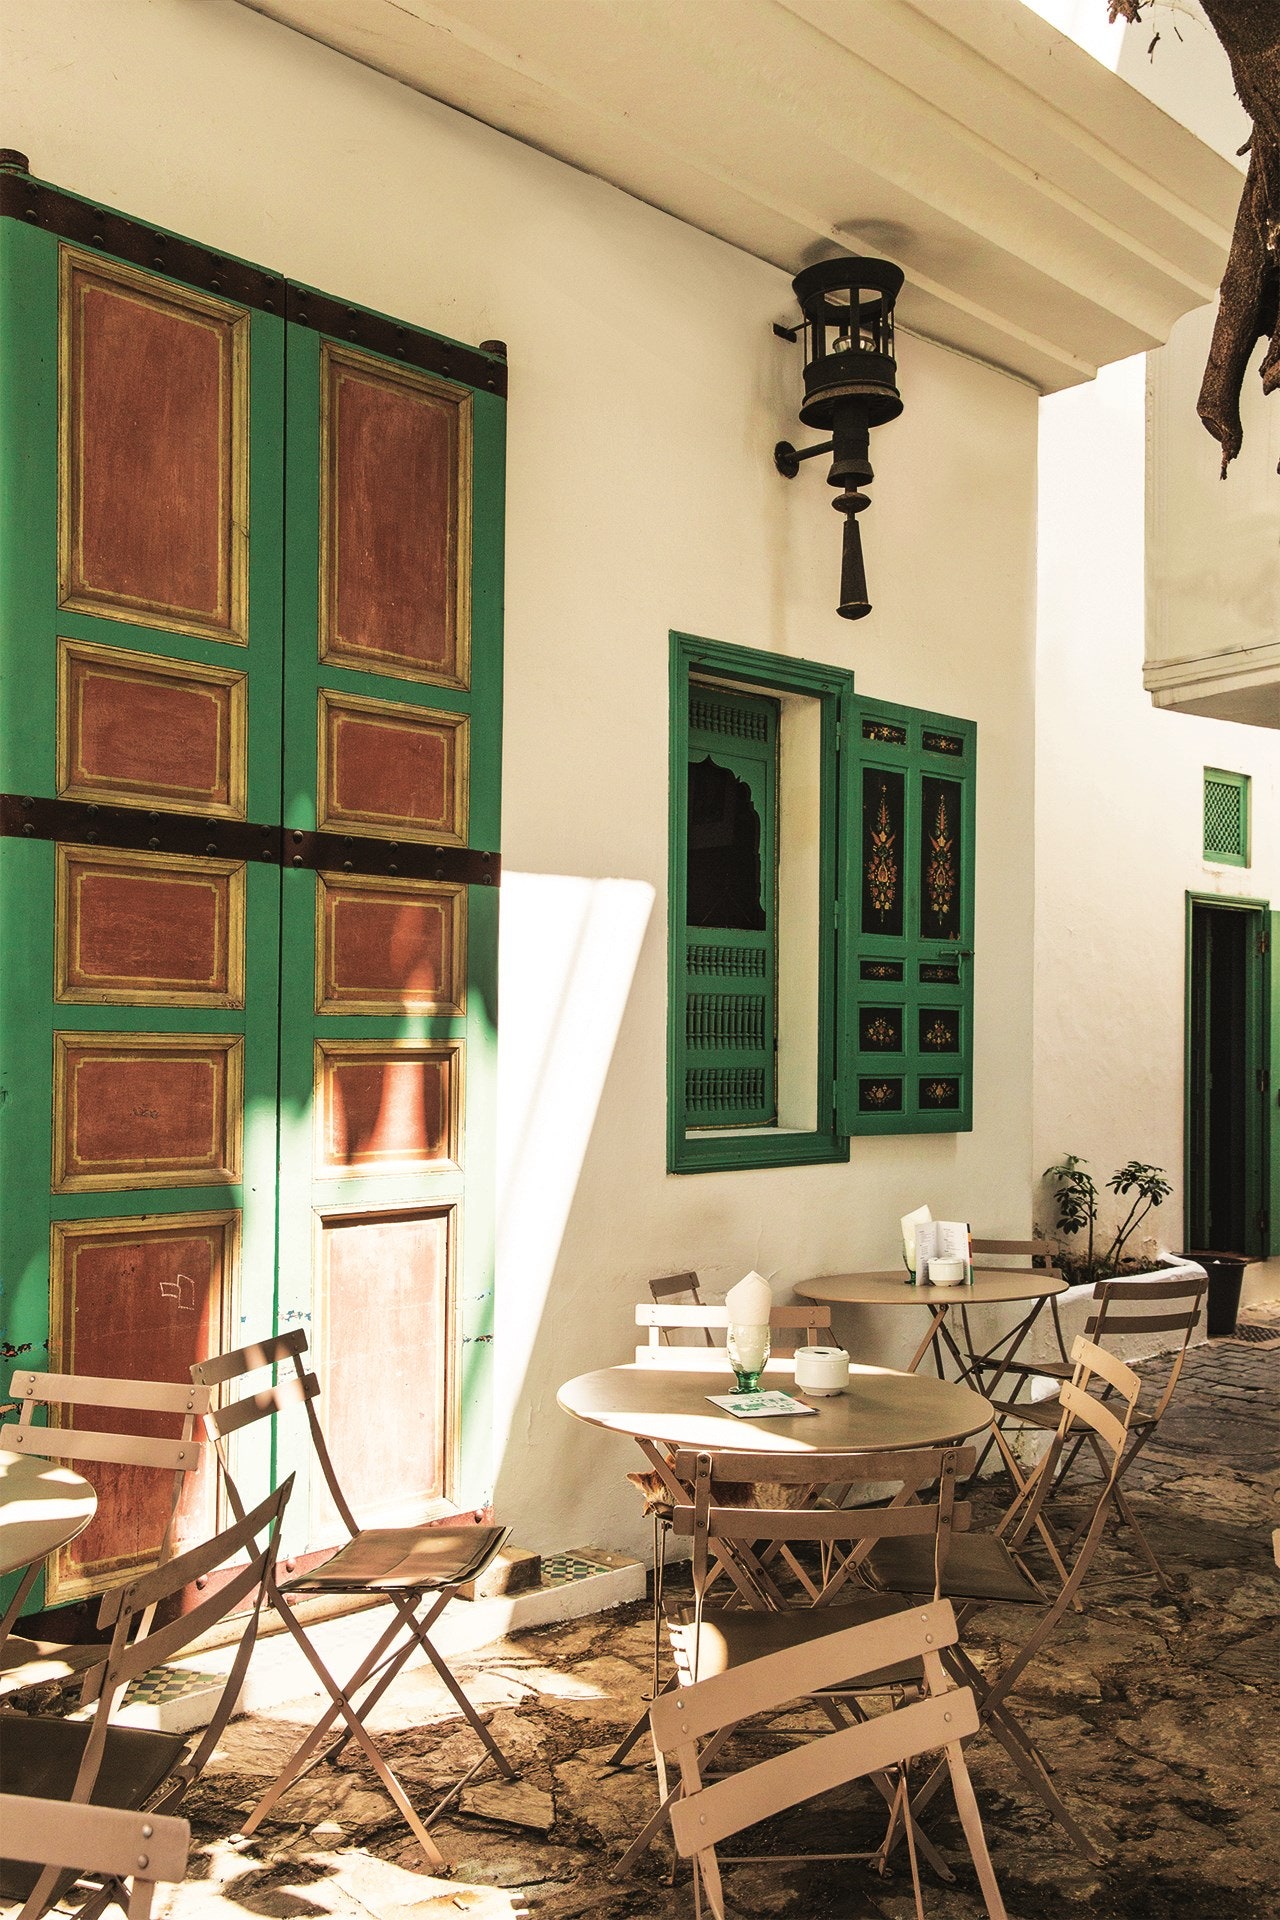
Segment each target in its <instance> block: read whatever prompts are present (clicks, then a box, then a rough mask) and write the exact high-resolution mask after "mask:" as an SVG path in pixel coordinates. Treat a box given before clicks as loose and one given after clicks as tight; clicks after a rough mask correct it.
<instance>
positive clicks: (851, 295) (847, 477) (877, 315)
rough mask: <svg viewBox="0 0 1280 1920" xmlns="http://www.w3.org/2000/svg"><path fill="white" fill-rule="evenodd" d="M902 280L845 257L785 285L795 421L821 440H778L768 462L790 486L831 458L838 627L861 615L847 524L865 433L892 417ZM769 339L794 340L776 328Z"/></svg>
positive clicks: (893, 271) (886, 264) (858, 493)
mask: <svg viewBox="0 0 1280 1920" xmlns="http://www.w3.org/2000/svg"><path fill="white" fill-rule="evenodd" d="M902 281H903V273H902V269H901V267H895V266H894V265H893V264H892V262H891V261H889V260H865V259H861V258H858V257H856V256H851V255H850V256H846V257H845V258H844V259H842V260H822V261H819V263H818V265H817V266H815V267H806V268H805V270H804V272H803V273H798V274H797V275H796V277H795V279H794V280H793V281H792V283H791V284H792V286H793V287H794V288H795V295H796V299H797V300H798V301H799V302H800V308H801V311H802V312H803V314H804V404H803V405H802V407H801V408H800V418H801V420H802V421H803V422H804V424H805V426H806V427H820V428H825V429H826V430H827V431H828V432H829V433H830V435H831V438H830V439H829V440H824V441H823V442H822V443H821V445H820V446H816V447H805V448H803V449H802V450H798V449H797V448H795V447H793V446H792V445H791V442H790V441H789V440H780V441H779V442H778V444H777V446H776V447H775V448H774V450H773V458H774V462H775V464H776V466H777V469H778V471H779V473H782V474H785V475H786V477H787V479H788V480H794V478H795V476H796V475H797V474H798V473H799V471H800V462H801V461H802V460H812V459H813V458H814V456H815V455H816V454H820V453H829V454H830V455H831V466H830V468H829V470H828V473H827V484H828V486H832V487H838V488H839V489H840V491H839V492H838V493H837V495H836V497H835V499H834V500H833V501H832V503H831V504H832V506H833V507H834V508H835V510H836V512H837V513H842V514H843V515H844V558H843V561H842V564H841V568H840V604H839V606H838V607H837V609H836V611H837V613H839V614H841V615H843V617H844V618H845V619H846V620H861V618H862V616H863V614H864V613H870V611H871V602H870V601H869V600H868V598H867V574H866V568H865V567H864V565H863V561H862V536H861V534H860V533H859V531H858V518H857V516H858V515H859V514H860V513H861V512H862V510H863V508H864V507H869V506H870V505H871V501H870V499H869V498H868V496H867V494H866V493H865V491H864V489H865V488H866V487H868V486H869V485H870V484H871V481H872V480H873V478H874V477H875V476H874V475H873V473H872V471H871V461H870V459H869V457H868V441H869V437H870V432H871V429H872V427H879V426H882V425H883V424H884V422H885V421H886V420H896V419H897V417H898V415H899V414H900V413H901V412H902V400H901V398H900V396H899V394H898V386H897V379H898V368H897V363H896V361H895V360H894V357H893V303H894V301H895V300H896V299H897V297H898V294H899V292H900V291H901V288H902ZM777 331H778V332H779V333H784V334H785V335H786V337H787V338H789V339H792V340H794V339H795V338H796V335H795V333H790V332H788V331H787V330H786V329H784V328H781V327H780V328H778V329H777Z"/></svg>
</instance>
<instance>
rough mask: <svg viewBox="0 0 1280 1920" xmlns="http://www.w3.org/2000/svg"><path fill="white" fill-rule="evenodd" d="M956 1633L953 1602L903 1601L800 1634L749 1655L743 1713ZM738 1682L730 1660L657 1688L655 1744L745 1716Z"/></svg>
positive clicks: (937, 1644)
mask: <svg viewBox="0 0 1280 1920" xmlns="http://www.w3.org/2000/svg"><path fill="white" fill-rule="evenodd" d="M956 1638H957V1630H956V1617H955V1612H954V1610H953V1609H952V1606H951V1603H950V1601H947V1600H934V1601H931V1602H930V1603H929V1604H928V1605H927V1606H913V1607H906V1608H904V1609H903V1610H902V1611H901V1612H900V1613H894V1614H890V1615H888V1616H887V1617H886V1618H884V1619H881V1620H869V1621H866V1622H864V1623H863V1624H861V1625H860V1626H856V1627H844V1628H841V1629H840V1631H839V1632H837V1633H828V1634H824V1635H822V1636H821V1638H819V1639H816V1640H806V1641H802V1642H801V1643H800V1644H799V1645H798V1646H794V1647H785V1648H783V1649H782V1650H781V1651H780V1652H778V1653H768V1654H764V1655H763V1656H762V1657H761V1658H760V1659H758V1660H753V1661H752V1662H751V1683H750V1684H751V1697H752V1700H753V1702H754V1704H753V1705H752V1706H750V1707H748V1708H747V1709H746V1712H748V1713H768V1712H770V1711H771V1710H772V1709H773V1708H774V1707H780V1706H782V1705H783V1704H784V1703H785V1702H786V1701H788V1700H797V1699H799V1697H800V1696H801V1694H806V1693H814V1692H816V1691H817V1689H818V1688H819V1687H825V1686H830V1685H832V1684H834V1683H836V1682H838V1681H843V1680H856V1679H857V1678H858V1676H859V1675H860V1674H864V1673H874V1672H875V1671H876V1669H877V1668H879V1667H886V1666H896V1665H897V1664H898V1662H900V1661H904V1660H911V1659H918V1658H919V1657H920V1656H921V1655H923V1654H924V1653H925V1652H926V1651H930V1652H937V1651H938V1649H939V1648H941V1647H950V1646H953V1645H954V1644H955V1641H956ZM741 1692H742V1682H741V1681H740V1679H739V1675H738V1672H737V1671H736V1670H735V1669H733V1668H732V1667H731V1668H730V1669H729V1670H728V1672H726V1673H717V1674H712V1675H711V1677H710V1678H709V1679H706V1680H699V1681H698V1682H696V1683H695V1684H694V1685H693V1686H691V1687H680V1686H676V1687H675V1688H674V1690H673V1691H671V1692H668V1693H665V1694H660V1695H659V1696H658V1698H657V1699H656V1700H655V1701H654V1703H653V1705H652V1707H651V1708H650V1710H649V1723H650V1725H651V1726H652V1728H653V1736H654V1739H655V1740H656V1741H657V1743H658V1746H659V1748H660V1749H661V1750H662V1751H663V1752H664V1753H669V1752H670V1751H671V1749H672V1748H673V1747H678V1746H683V1745H685V1744H686V1743H687V1742H688V1741H690V1740H701V1739H702V1738H703V1737H704V1736H705V1735H706V1734H708V1733H713V1732H714V1731H715V1729H716V1728H717V1727H721V1726H723V1725H724V1724H725V1723H726V1721H728V1720H732V1719H736V1718H740V1717H742V1716H741V1715H740V1714H739V1712H738V1708H739V1706H740V1704H741Z"/></svg>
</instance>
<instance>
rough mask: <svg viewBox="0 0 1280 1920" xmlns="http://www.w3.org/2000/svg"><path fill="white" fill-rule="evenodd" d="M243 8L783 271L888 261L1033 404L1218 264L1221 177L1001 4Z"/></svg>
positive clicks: (1143, 331) (1138, 331) (1146, 335)
mask: <svg viewBox="0 0 1280 1920" xmlns="http://www.w3.org/2000/svg"><path fill="white" fill-rule="evenodd" d="M243 4H245V5H250V6H252V7H253V8H254V10H255V11H257V12H259V13H263V14H266V15H268V16H269V17H270V18H272V19H274V20H277V21H280V22H282V23H283V24H285V25H287V26H290V27H293V28H296V29H297V30H298V31H299V32H301V33H305V34H307V35H308V36H310V37H311V38H313V39H316V40H319V41H322V42H323V43H324V44H325V45H327V46H330V47H333V48H336V49H337V50H338V51H340V52H342V53H344V54H347V55H349V56H350V57H351V58H352V59H354V60H358V61H361V62H362V63H364V64H365V65H367V66H370V67H374V68H377V69H378V70H379V71H380V72H383V73H386V74H390V75H392V76H393V77H394V78H396V79H397V80H402V81H404V82H405V83H406V84H407V85H409V86H411V87H414V88H416V89H418V90H419V91H420V92H422V93H425V94H429V95H431V96H432V97H433V98H434V99H437V100H442V101H445V102H447V103H448V104H449V105H450V106H453V107H457V108H460V109H461V110H462V111H463V112H464V113H467V114H470V115H472V116H474V117H475V118H476V119H478V120H482V121H484V122H486V123H487V124H488V125H490V126H492V127H496V128H498V129H500V130H501V131H502V132H504V133H508V134H511V135H512V136H514V138H516V139H518V140H521V141H524V142H526V143H527V144H528V145H530V146H533V147H537V148H539V149H541V150H542V151H543V152H546V153H549V154H554V155H555V156H556V157H558V158H559V159H561V160H565V161H568V162H569V163H570V164H571V165H573V166H575V167H579V168H582V169H583V170H584V171H586V172H588V173H591V174H594V175H596V176H598V177H599V178H600V179H603V180H606V181H610V182H612V183H613V184H614V185H615V186H618V187H620V188H622V189H623V190H624V191H625V192H627V193H629V194H633V195H634V196H635V197H636V198H638V199H640V200H644V201H647V202H648V203H649V204H651V205H653V206H655V207H660V208H662V209H663V210H664V211H665V212H667V213H670V214H673V215H675V217H676V218H677V219H679V220H683V221H686V222H687V223H688V224H689V225H691V226H694V227H698V228H700V229H702V230H703V231H704V232H707V233H711V234H715V235H717V236H718V237H719V238H720V239H722V240H726V241H728V242H730V243H731V244H732V245H733V246H736V247H741V248H743V249H744V250H745V251H746V252H748V253H751V254H755V255H757V256H758V257H759V258H761V259H763V260H768V261H771V262H772V263H773V264H775V265H776V266H779V267H782V268H784V269H785V270H786V271H787V272H788V273H796V272H798V271H799V270H800V268H801V267H804V266H807V265H809V264H810V263H811V262H812V261H814V260H817V259H821V258H823V257H826V256H828V255H830V254H832V253H836V252H842V251H844V252H853V253H875V254H884V255H887V256H889V257H890V258H892V259H894V260H896V261H897V262H898V263H899V265H901V266H902V267H903V268H904V269H905V271H906V275H907V284H906V286H905V288H904V289H903V292H902V295H901V297H900V299H899V302H898V316H899V319H900V321H901V324H902V325H903V326H905V327H907V328H909V329H910V330H912V331H913V332H916V333H919V334H923V335H926V336H927V337H929V338H931V339H934V340H938V341H941V342H943V343H944V344H945V345H947V346H950V347H953V348H955V349H956V350H958V351H959V352H961V353H965V354H970V355H973V356H974V357H976V358H977V359H979V360H984V361H988V362H990V363H991V364H992V365H994V366H997V367H1002V368H1004V369H1006V370H1007V371H1008V372H1010V373H1013V374H1016V375H1019V376H1020V377H1022V378H1023V379H1026V380H1028V381H1030V382H1031V383H1032V384H1033V385H1035V386H1036V387H1038V388H1039V389H1041V390H1042V391H1043V392H1053V391H1055V390H1057V389H1058V388H1061V387H1066V386H1071V385H1073V384H1075V383H1077V382H1079V381H1082V380H1087V379H1089V378H1091V377H1092V375H1093V374H1094V373H1095V372H1096V370H1097V368H1098V367H1099V366H1101V365H1103V364H1105V363H1106V362H1108V361H1112V360H1117V359H1122V358H1124V357H1125V356H1127V355H1129V354H1131V353H1136V352H1139V351H1140V350H1142V349H1143V348H1147V347H1152V346H1156V345H1159V344H1160V343H1161V342H1163V341H1164V340H1165V338H1166V337H1167V335H1168V332H1169V329H1170V328H1171V326H1172V325H1173V322H1174V321H1175V320H1176V319H1177V318H1178V317H1179V315H1180V314H1183V313H1185V312H1187V311H1188V310H1189V309H1190V308H1192V307H1198V306H1202V305H1204V303H1205V302H1206V301H1208V300H1210V299H1212V298H1213V296H1214V294H1215V292H1216V289H1217V282H1218V277H1219V274H1220V272H1221V269H1222V265H1223V262H1224V260H1225V257H1226V251H1227V245H1228V242H1229V239H1230V232H1231V225H1232V221H1233V219H1234V215H1235V208H1236V203H1237V201H1238V199H1239V194H1240V183H1241V177H1240V174H1239V172H1238V171H1237V170H1236V168H1234V167H1233V166H1232V165H1231V164H1230V162H1229V161H1227V160H1225V159H1223V158H1222V157H1221V156H1220V155H1219V154H1217V153H1215V152H1213V151H1212V150H1211V149H1210V148H1209V147H1206V146H1205V145H1204V144H1203V143H1202V142H1201V141H1199V140H1198V139H1196V138H1195V136H1194V135H1192V134H1191V133H1188V132H1187V131H1186V129H1185V128H1183V127H1182V126H1181V125H1179V123H1178V122H1177V121H1175V120H1172V119H1170V118H1169V117H1168V115H1166V114H1164V113H1162V112H1161V111H1160V109H1159V108H1157V107H1155V106H1153V105H1152V104H1151V102H1150V101H1148V100H1146V99H1145V98H1144V97H1143V96H1142V95H1141V94H1139V93H1138V92H1136V91H1135V90H1134V89H1133V88H1132V87H1131V86H1129V85H1128V83H1127V82H1125V81H1123V80H1121V79H1119V78H1118V77H1117V76H1116V75H1115V74H1113V73H1111V72H1109V71H1108V70H1107V69H1106V68H1105V67H1103V66H1101V65H1100V64H1099V63H1098V62H1097V61H1095V60H1094V59H1093V58H1092V57H1091V56H1090V55H1088V54H1087V53H1084V52H1083V51H1082V50H1081V49H1080V48H1078V47H1076V46H1075V45H1074V44H1073V43H1072V42H1070V41H1069V40H1067V39H1065V38H1064V37H1063V36H1062V35H1061V34H1059V33H1058V32H1057V31H1056V30H1055V29H1053V28H1052V27H1050V26H1048V25H1047V24H1046V23H1045V22H1044V21H1043V20H1041V19H1040V18H1039V16H1038V15H1036V14H1034V13H1033V12H1032V11H1031V10H1030V8H1028V7H1025V6H1024V5H1023V4H1022V0H243ZM1098 4H1099V6H1101V5H1102V4H1103V0H1098ZM782 317H784V316H783V315H781V314H780V315H779V318H782Z"/></svg>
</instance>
